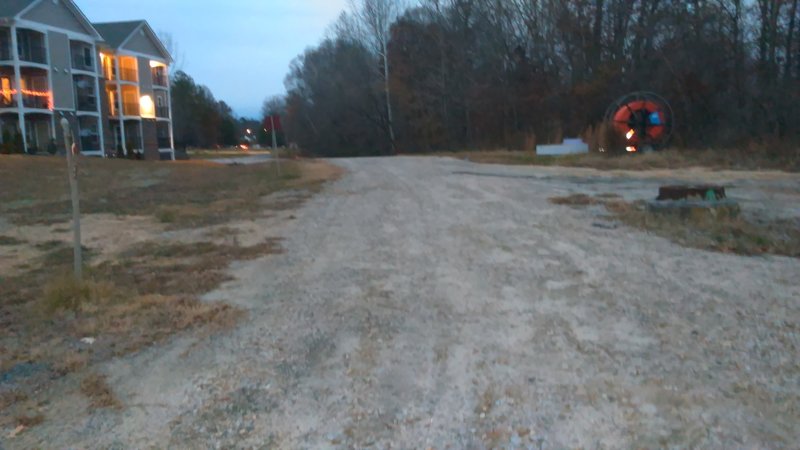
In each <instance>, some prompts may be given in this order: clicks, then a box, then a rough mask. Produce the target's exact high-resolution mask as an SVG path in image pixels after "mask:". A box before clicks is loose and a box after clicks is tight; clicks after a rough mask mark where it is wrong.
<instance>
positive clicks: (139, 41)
mask: <svg viewBox="0 0 800 450" xmlns="http://www.w3.org/2000/svg"><path fill="white" fill-rule="evenodd" d="M122 48H124V49H126V50H130V51H133V52H138V53H142V54H145V55H150V56H152V57H153V58H164V55H162V54H161V52H160V51H159V49H158V46H157V45H156V44H155V43H154V42H153V41H152V40H150V37H149V34H148V33H146V32H144V30H140V31H137V32H136V33H134V34H133V36H132V37H131V38H130V40H128V43H127V44H125V45H124V46H123V47H122ZM147 67H148V68H149V67H150V66H149V65H148V66H147Z"/></svg>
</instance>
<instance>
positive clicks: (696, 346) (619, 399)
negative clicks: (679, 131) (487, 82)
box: [0, 158, 800, 449]
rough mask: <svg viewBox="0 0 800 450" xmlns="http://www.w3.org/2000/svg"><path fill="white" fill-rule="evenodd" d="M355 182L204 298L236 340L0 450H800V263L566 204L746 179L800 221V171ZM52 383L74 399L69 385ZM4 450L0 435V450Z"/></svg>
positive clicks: (202, 341)
mask: <svg viewBox="0 0 800 450" xmlns="http://www.w3.org/2000/svg"><path fill="white" fill-rule="evenodd" d="M334 163H335V164H338V165H340V166H342V167H343V168H345V169H346V170H347V171H348V173H347V174H346V175H345V176H343V177H342V178H341V179H340V180H339V181H337V182H335V183H332V184H329V185H327V186H326V187H325V188H324V189H323V191H322V192H321V193H320V194H318V195H316V196H315V197H313V198H312V199H311V200H309V201H308V202H307V203H306V204H305V205H304V206H302V208H301V209H300V210H298V211H296V212H294V213H293V214H294V215H293V216H292V217H293V219H284V220H280V221H277V220H276V221H275V222H274V223H271V224H270V226H268V227H265V228H264V231H263V233H264V237H265V238H266V237H282V238H285V240H284V241H283V247H284V248H285V250H286V251H285V253H284V254H281V255H270V256H268V257H265V258H262V259H259V260H256V261H251V262H247V263H236V264H234V266H233V267H231V272H232V274H234V276H235V277H236V280H235V281H232V282H230V283H228V284H226V285H224V286H223V288H222V289H220V290H218V291H216V292H214V293H212V294H209V295H208V296H207V298H208V300H225V301H229V302H231V303H233V304H235V305H237V306H240V307H243V308H245V309H247V310H248V311H249V316H248V319H247V320H246V321H245V322H244V323H243V324H242V325H241V326H240V327H238V328H237V329H235V330H232V331H230V332H228V333H226V334H222V335H215V336H184V337H182V338H180V339H177V340H174V341H173V342H171V343H170V344H168V345H166V346H162V347H158V348H152V349H150V350H147V351H145V352H143V353H140V354H138V355H134V356H132V357H127V358H121V359H118V360H115V361H113V362H111V363H109V364H108V365H107V366H106V367H104V371H105V373H106V374H107V375H108V377H109V382H110V384H111V386H112V388H113V389H114V391H115V394H116V395H117V397H118V398H119V399H120V401H121V402H122V404H123V405H125V406H124V409H122V410H99V411H95V412H92V413H88V415H87V413H86V405H85V401H84V400H82V399H79V398H61V399H60V400H58V401H56V402H55V403H54V404H52V405H51V406H50V412H49V413H48V420H47V421H46V422H45V423H44V424H43V425H41V426H39V427H36V428H33V429H31V430H30V431H29V432H27V433H25V434H24V435H22V436H19V437H17V438H15V439H6V437H5V436H3V437H0V448H2V447H3V446H6V447H7V448H30V447H35V446H45V447H50V446H52V445H54V444H55V445H56V446H57V447H73V448H109V447H119V448H131V447H133V448H147V447H151V446H154V447H159V448H162V447H174V448H199V447H202V448H214V447H222V448H250V447H253V448H287V449H289V448H314V449H316V448H320V449H322V448H370V447H371V448H390V447H391V448H439V449H441V448H447V447H448V446H449V448H478V449H479V448H495V447H502V448H565V447H569V448H579V447H582V448H656V447H673V448H790V447H792V446H794V445H796V443H797V442H800V429H798V427H797V424H798V423H800V387H799V386H800V366H799V365H798V364H800V362H799V360H798V357H797V355H798V346H799V345H800V335H799V334H798V329H799V328H800V300H798V299H800V283H799V282H798V280H799V279H800V261H798V260H797V259H790V258H781V257H771V256H770V257H758V258H753V257H742V256H736V255H728V254H719V253H711V252H705V251H700V250H693V249H687V248H682V247H680V246H678V245H676V244H673V243H671V242H669V241H667V240H664V239H661V238H657V237H653V236H649V235H647V234H644V233H641V232H638V231H634V230H631V229H627V228H624V227H619V228H617V229H599V228H596V227H593V226H592V223H593V221H595V220H596V219H597V217H598V216H599V215H602V214H603V212H602V210H601V208H596V209H595V208H589V209H585V210H575V209H571V208H568V207H564V206H557V205H553V204H550V203H549V202H548V198H549V197H553V196H559V195H568V194H572V193H587V194H600V193H616V194H619V195H622V196H623V197H625V199H627V200H635V199H643V198H649V197H652V196H653V195H654V193H655V192H656V190H657V186H658V185H659V184H662V183H665V182H668V181H674V180H703V179H705V180H708V179H711V180H713V181H715V182H723V183H725V184H727V185H729V186H732V188H731V189H730V192H729V195H731V196H732V197H733V198H736V199H737V200H739V201H741V203H742V206H743V208H744V209H745V211H747V212H748V213H749V214H765V215H770V216H775V217H797V216H800V176H798V175H790V174H780V173H743V172H706V171H702V170H687V171H679V172H671V171H659V172H647V173H643V174H631V173H625V172H597V171H593V170H587V169H563V168H562V169H560V168H541V167H538V168H534V167H508V166H483V165H475V164H471V163H467V162H463V161H457V160H454V159H449V158H390V159H359V160H337V161H334ZM54 389H57V386H56V387H54ZM3 439H5V441H4V440H3Z"/></svg>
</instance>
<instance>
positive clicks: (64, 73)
mask: <svg viewBox="0 0 800 450" xmlns="http://www.w3.org/2000/svg"><path fill="white" fill-rule="evenodd" d="M47 40H48V47H49V49H50V65H51V67H52V69H53V70H52V72H51V74H52V83H53V106H54V107H55V109H68V110H74V109H75V94H74V92H73V89H74V88H73V81H72V73H71V72H70V69H69V68H70V67H71V62H70V50H69V38H68V37H67V35H66V34H64V33H58V32H55V31H48V32H47Z"/></svg>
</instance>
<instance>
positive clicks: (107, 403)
mask: <svg viewBox="0 0 800 450" xmlns="http://www.w3.org/2000/svg"><path fill="white" fill-rule="evenodd" d="M81 393H83V395H85V396H86V397H87V398H89V401H90V404H91V406H92V408H118V407H120V406H121V405H120V403H119V400H117V398H116V397H115V396H114V392H113V391H112V390H111V387H110V386H109V385H108V381H107V380H106V377H105V376H104V375H99V374H96V373H93V374H90V375H88V376H87V377H86V378H84V379H83V381H81Z"/></svg>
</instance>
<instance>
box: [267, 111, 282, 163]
mask: <svg viewBox="0 0 800 450" xmlns="http://www.w3.org/2000/svg"><path fill="white" fill-rule="evenodd" d="M269 124H270V126H271V128H272V155H273V156H274V157H275V163H276V166H277V168H278V175H280V174H281V157H280V155H278V137H277V136H276V135H275V131H276V130H275V116H274V115H270V116H269Z"/></svg>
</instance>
